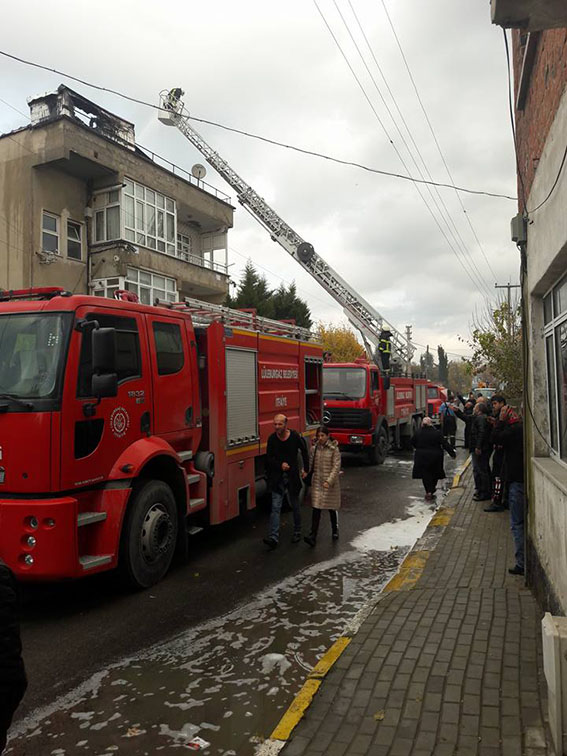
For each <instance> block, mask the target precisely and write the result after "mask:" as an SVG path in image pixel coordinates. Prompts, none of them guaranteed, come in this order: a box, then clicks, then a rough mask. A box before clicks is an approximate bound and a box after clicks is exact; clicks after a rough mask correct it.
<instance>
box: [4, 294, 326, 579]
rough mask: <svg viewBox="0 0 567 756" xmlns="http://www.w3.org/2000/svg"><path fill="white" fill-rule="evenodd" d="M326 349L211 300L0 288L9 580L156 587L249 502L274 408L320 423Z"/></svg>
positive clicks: (259, 484) (300, 425)
mask: <svg viewBox="0 0 567 756" xmlns="http://www.w3.org/2000/svg"><path fill="white" fill-rule="evenodd" d="M321 368H322V349H321V347H320V346H319V345H318V344H316V343H313V342H311V341H310V340H309V337H308V334H307V332H303V330H302V329H297V328H296V327H294V326H292V325H289V324H284V323H279V322H277V321H268V320H265V319H260V318H255V316H254V315H253V314H251V313H240V312H238V311H234V310H228V308H223V307H219V306H215V305H207V304H205V303H199V302H195V301H192V302H191V304H190V305H187V304H181V305H170V306H169V307H165V306H163V307H160V306H158V307H155V306H148V305H141V304H138V303H136V302H133V301H114V300H111V299H106V298H98V297H89V296H83V295H79V296H73V295H70V294H68V293H67V292H64V291H62V290H60V289H36V290H24V291H19V292H0V556H1V557H2V559H3V560H4V561H5V562H6V563H7V564H8V565H9V566H10V567H11V568H12V569H13V570H14V572H15V573H16V574H17V576H18V577H19V578H21V579H28V580H48V579H49V580H52V579H60V578H75V577H80V576H82V575H85V574H91V573H93V572H99V571H102V570H106V569H111V568H113V567H116V566H118V565H120V566H121V568H122V571H123V573H124V574H125V576H126V577H127V578H128V580H129V581H130V582H131V583H132V584H134V585H135V586H139V587H147V586H149V585H152V584H153V583H155V582H157V581H158V580H159V579H160V578H161V577H163V575H164V574H165V572H166V571H167V569H168V568H169V566H170V564H171V561H172V559H173V556H174V554H175V553H176V552H177V553H180V554H183V553H185V552H186V550H187V532H188V531H189V532H192V531H193V532H195V531H196V530H198V529H202V526H203V525H205V524H207V525H208V524H217V523H221V522H225V521H227V520H230V519H232V518H234V517H237V516H238V515H239V514H242V513H243V512H245V511H247V510H248V509H251V508H253V507H254V506H255V504H256V497H257V495H258V494H259V492H260V491H261V490H262V488H265V486H264V481H265V468H264V463H265V449H266V443H267V439H268V436H269V435H270V433H271V432H272V431H273V425H272V419H273V416H274V414H276V413H277V412H283V413H285V414H286V415H287V416H288V421H289V425H290V427H291V428H294V429H295V430H297V431H298V432H300V433H301V434H303V435H304V436H309V435H311V434H312V433H313V432H314V430H313V429H314V427H315V425H316V424H317V423H320V422H321V414H322V406H321V403H322V399H321Z"/></svg>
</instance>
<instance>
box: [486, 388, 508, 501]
mask: <svg viewBox="0 0 567 756" xmlns="http://www.w3.org/2000/svg"><path fill="white" fill-rule="evenodd" d="M490 402H491V404H492V418H491V421H492V423H493V429H492V441H493V446H494V452H493V454H492V467H491V470H490V482H491V485H492V502H491V504H490V505H489V506H488V507H485V508H484V511H485V512H503V511H504V509H506V507H505V506H504V504H503V500H504V497H505V492H504V487H505V485H504V480H503V477H502V465H503V463H504V449H503V448H502V445H501V444H500V443H498V441H497V437H498V432H499V431H500V430H501V429H502V421H501V420H500V419H499V418H500V412H501V410H502V409H503V408H504V407H506V406H507V405H506V399H505V397H504V396H503V395H502V394H494V396H493V397H492V399H491V400H490Z"/></svg>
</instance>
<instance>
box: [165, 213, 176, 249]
mask: <svg viewBox="0 0 567 756" xmlns="http://www.w3.org/2000/svg"><path fill="white" fill-rule="evenodd" d="M167 241H168V242H174V241H175V218H174V216H173V215H171V214H170V213H168V214H167Z"/></svg>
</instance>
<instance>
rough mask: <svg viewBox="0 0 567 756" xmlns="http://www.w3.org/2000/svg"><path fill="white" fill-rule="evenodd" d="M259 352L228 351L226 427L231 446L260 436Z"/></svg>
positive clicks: (230, 349)
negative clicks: (257, 364) (257, 365)
mask: <svg viewBox="0 0 567 756" xmlns="http://www.w3.org/2000/svg"><path fill="white" fill-rule="evenodd" d="M256 359H257V353H256V352H254V351H251V350H247V349H233V348H230V347H229V348H227V350H226V426H227V442H228V445H229V446H237V445H238V444H244V443H246V442H250V441H255V440H256V439H257V438H258V386H257V367H256Z"/></svg>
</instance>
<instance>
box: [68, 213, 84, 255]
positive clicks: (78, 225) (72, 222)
mask: <svg viewBox="0 0 567 756" xmlns="http://www.w3.org/2000/svg"><path fill="white" fill-rule="evenodd" d="M70 225H71V226H75V227H76V228H77V229H78V231H79V239H78V240H77V239H71V237H70V236H69V226H70ZM65 241H66V247H67V258H68V259H69V260H74V261H75V262H83V224H82V223H79V221H76V220H73V219H72V218H67V234H66V239H65ZM69 242H72V243H73V244H78V245H79V257H73V255H71V254H70V253H69Z"/></svg>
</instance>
